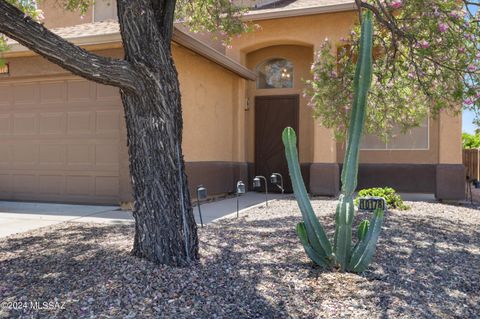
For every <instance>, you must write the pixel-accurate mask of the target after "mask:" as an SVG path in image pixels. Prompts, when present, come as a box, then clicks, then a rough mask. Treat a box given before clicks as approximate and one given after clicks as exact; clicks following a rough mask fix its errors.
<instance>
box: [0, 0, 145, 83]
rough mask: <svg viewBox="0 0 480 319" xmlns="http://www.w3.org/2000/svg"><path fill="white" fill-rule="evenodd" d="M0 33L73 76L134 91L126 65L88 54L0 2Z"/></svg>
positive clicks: (134, 76) (129, 69)
mask: <svg viewBox="0 0 480 319" xmlns="http://www.w3.org/2000/svg"><path fill="white" fill-rule="evenodd" d="M0 32H1V33H3V34H5V35H6V36H8V37H9V38H11V39H13V40H16V41H17V42H19V43H20V44H22V45H24V46H25V47H27V48H29V49H30V50H32V51H33V52H36V53H38V54H39V55H41V56H42V57H44V58H46V59H47V60H49V61H50V62H53V63H55V64H57V65H58V66H60V67H62V68H63V69H65V70H68V71H70V72H72V73H73V74H76V75H79V76H81V77H83V78H85V79H88V80H91V81H95V82H98V83H102V84H106V85H111V86H116V87H119V88H121V89H123V90H127V91H135V90H136V86H135V83H136V80H135V78H136V72H135V70H134V69H133V68H132V66H131V64H130V63H129V62H128V61H125V60H116V59H112V58H107V57H101V56H99V55H96V54H93V53H90V52H88V51H86V50H84V49H82V48H80V47H78V46H76V45H74V44H72V43H70V42H68V41H66V40H64V39H63V38H61V37H59V36H58V35H56V34H54V33H53V32H51V31H49V30H48V29H47V28H45V27H44V26H43V25H41V24H40V23H37V22H36V21H34V20H33V19H31V18H30V17H28V16H26V15H25V14H24V13H23V12H22V11H21V10H19V9H18V8H16V7H15V6H13V5H11V4H9V3H7V2H6V1H5V0H0Z"/></svg>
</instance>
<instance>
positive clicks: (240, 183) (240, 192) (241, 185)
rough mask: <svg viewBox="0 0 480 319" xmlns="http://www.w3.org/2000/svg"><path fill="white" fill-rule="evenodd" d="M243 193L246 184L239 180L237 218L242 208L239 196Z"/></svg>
mask: <svg viewBox="0 0 480 319" xmlns="http://www.w3.org/2000/svg"><path fill="white" fill-rule="evenodd" d="M242 194H245V184H244V183H243V182H242V181H238V182H237V218H238V211H239V208H240V205H239V197H240V195H242Z"/></svg>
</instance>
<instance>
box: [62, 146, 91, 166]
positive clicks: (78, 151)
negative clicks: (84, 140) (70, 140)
mask: <svg viewBox="0 0 480 319" xmlns="http://www.w3.org/2000/svg"><path fill="white" fill-rule="evenodd" d="M67 150H68V151H67V165H68V166H70V167H73V166H77V168H82V169H93V168H94V161H95V157H94V145H89V144H78V145H75V144H73V145H68V146H67Z"/></svg>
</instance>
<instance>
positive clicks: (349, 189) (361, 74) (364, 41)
mask: <svg viewBox="0 0 480 319" xmlns="http://www.w3.org/2000/svg"><path fill="white" fill-rule="evenodd" d="M372 38H373V25H372V14H371V12H369V11H368V12H367V14H366V15H365V17H364V19H363V21H362V31H361V38H360V51H359V59H358V62H357V67H356V70H355V78H354V85H353V86H354V87H353V88H354V98H353V102H352V114H351V118H350V126H349V131H348V142H347V150H346V152H345V159H344V162H343V163H344V165H343V169H342V177H341V178H342V195H341V196H340V200H339V203H338V206H337V211H336V214H335V221H336V225H335V240H334V248H335V258H336V260H337V263H338V264H339V265H340V267H341V270H342V271H345V270H346V268H347V266H348V264H349V261H350V257H351V252H352V223H353V217H354V213H355V209H354V205H353V193H354V191H355V188H356V187H357V175H358V155H359V148H360V138H361V137H362V130H363V126H364V124H365V113H366V107H367V95H368V91H369V89H370V84H371V80H372Z"/></svg>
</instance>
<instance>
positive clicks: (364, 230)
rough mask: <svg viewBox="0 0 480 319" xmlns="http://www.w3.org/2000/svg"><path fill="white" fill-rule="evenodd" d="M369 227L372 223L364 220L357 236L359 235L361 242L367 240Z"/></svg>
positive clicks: (359, 226)
mask: <svg viewBox="0 0 480 319" xmlns="http://www.w3.org/2000/svg"><path fill="white" fill-rule="evenodd" d="M369 225H370V222H369V221H368V220H366V219H365V220H362V222H361V223H360V225H358V231H357V235H358V240H359V241H362V240H363V239H364V238H365V236H366V235H367V232H368V226H369Z"/></svg>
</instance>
